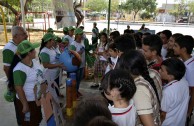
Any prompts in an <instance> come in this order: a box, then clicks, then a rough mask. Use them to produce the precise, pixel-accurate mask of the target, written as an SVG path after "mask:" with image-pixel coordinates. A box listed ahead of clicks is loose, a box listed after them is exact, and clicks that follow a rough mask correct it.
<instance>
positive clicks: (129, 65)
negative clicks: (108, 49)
mask: <svg viewBox="0 0 194 126" xmlns="http://www.w3.org/2000/svg"><path fill="white" fill-rule="evenodd" d="M118 67H119V68H120V69H124V70H127V71H128V72H130V73H131V74H132V75H136V76H139V75H141V76H142V77H143V78H144V79H145V80H147V81H148V82H149V83H150V85H151V86H152V88H153V89H154V92H155V94H156V97H157V99H158V102H159V103H160V100H159V95H158V91H157V88H156V85H155V83H154V81H153V79H152V78H151V77H150V75H149V72H148V67H147V63H146V59H145V57H144V56H143V54H142V53H141V52H139V51H137V50H131V51H130V52H128V53H124V54H123V55H121V58H120V60H119V64H118Z"/></svg>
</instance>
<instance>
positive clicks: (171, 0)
mask: <svg viewBox="0 0 194 126" xmlns="http://www.w3.org/2000/svg"><path fill="white" fill-rule="evenodd" d="M174 1H175V0H167V3H168V4H172V3H175V2H174ZM156 2H157V3H158V5H157V7H161V6H162V4H165V3H166V0H156Z"/></svg>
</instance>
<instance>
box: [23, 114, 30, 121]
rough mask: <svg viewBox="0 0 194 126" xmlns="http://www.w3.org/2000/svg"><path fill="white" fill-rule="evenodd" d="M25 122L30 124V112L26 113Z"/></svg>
mask: <svg viewBox="0 0 194 126" xmlns="http://www.w3.org/2000/svg"><path fill="white" fill-rule="evenodd" d="M24 121H26V122H30V112H26V113H25V117H24Z"/></svg>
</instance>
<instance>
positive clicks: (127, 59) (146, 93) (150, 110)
mask: <svg viewBox="0 0 194 126" xmlns="http://www.w3.org/2000/svg"><path fill="white" fill-rule="evenodd" d="M119 68H120V69H124V70H127V71H128V72H129V73H130V74H131V75H132V77H133V79H134V81H135V84H136V86H137V91H136V93H135V95H134V98H133V99H134V102H135V107H136V109H137V114H138V117H139V118H138V120H137V123H136V125H137V126H141V125H144V126H159V125H161V121H160V115H159V114H160V113H159V109H160V98H161V95H160V93H158V92H159V91H158V89H157V87H159V86H158V85H157V84H158V83H154V80H153V79H152V78H151V77H150V75H149V72H148V68H147V64H146V60H145V58H144V56H143V55H142V53H141V52H139V51H136V50H132V51H130V52H128V53H125V54H123V55H122V56H121V58H120V61H119ZM160 90H161V89H160Z"/></svg>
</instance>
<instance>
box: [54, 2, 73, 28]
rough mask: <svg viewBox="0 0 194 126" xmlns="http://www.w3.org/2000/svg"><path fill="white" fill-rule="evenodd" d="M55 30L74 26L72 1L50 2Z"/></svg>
mask: <svg viewBox="0 0 194 126" xmlns="http://www.w3.org/2000/svg"><path fill="white" fill-rule="evenodd" d="M52 1H53V6H54V11H53V12H54V16H55V20H56V25H57V29H59V28H63V27H68V26H75V25H76V22H75V14H74V9H73V0H52Z"/></svg>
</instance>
